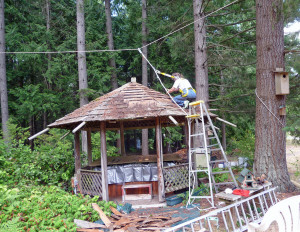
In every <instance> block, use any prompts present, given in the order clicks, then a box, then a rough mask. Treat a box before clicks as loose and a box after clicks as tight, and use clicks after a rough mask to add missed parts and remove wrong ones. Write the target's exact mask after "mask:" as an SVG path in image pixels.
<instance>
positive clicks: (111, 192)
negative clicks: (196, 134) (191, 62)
mask: <svg viewBox="0 0 300 232" xmlns="http://www.w3.org/2000/svg"><path fill="white" fill-rule="evenodd" d="M185 116H186V113H185V112H184V111H183V110H182V109H181V108H179V107H178V106H177V105H176V104H174V103H173V102H172V100H171V99H170V97H169V96H168V95H165V94H162V93H160V92H157V91H155V90H153V89H149V88H148V87H146V86H144V85H141V84H138V83H136V82H135V78H133V79H132V81H131V82H130V83H127V84H125V85H123V86H121V87H120V88H118V89H116V90H114V91H112V92H110V93H108V94H105V95H103V96H102V97H99V98H97V99H95V100H94V101H92V102H90V103H88V104H86V105H84V106H82V107H80V108H78V109H76V110H75V111H73V112H72V113H70V114H68V115H66V116H64V117H63V118H61V119H58V120H56V121H55V122H54V123H52V124H50V125H49V126H48V127H49V128H62V129H68V130H72V132H73V133H74V153H75V173H76V178H77V180H78V184H79V189H80V192H81V193H82V194H89V195H98V196H100V197H101V198H102V199H103V200H106V201H108V200H109V199H110V198H114V197H118V196H122V195H124V194H126V192H125V193H124V189H126V191H127V193H129V192H130V191H132V192H133V193H139V194H146V195H147V194H150V193H149V191H150V188H148V189H147V186H150V185H149V184H150V183H151V195H152V193H153V194H155V195H157V198H158V201H159V202H163V201H164V199H165V194H166V193H170V192H173V191H176V190H180V189H184V188H187V187H188V163H187V161H186V159H184V158H182V156H180V155H179V154H176V153H175V154H165V155H164V154H163V151H162V127H169V126H175V125H174V123H173V121H172V119H175V120H176V121H177V122H178V125H180V126H184V129H186V126H185V125H186V118H185ZM170 118H171V119H170ZM146 128H154V129H155V144H156V146H155V154H152V155H151V154H149V155H146V156H142V155H130V154H128V152H126V149H125V139H124V131H125V130H135V129H146ZM108 130H117V131H119V134H120V156H118V157H108V156H107V149H106V132H107V131H108ZM83 131H85V132H86V137H87V157H88V166H87V167H82V166H81V157H80V153H81V152H80V151H81V149H80V144H81V142H80V134H82V133H81V132H83ZM92 133H100V140H101V148H100V149H101V158H100V159H99V160H94V161H93V160H92V146H91V134H92ZM186 139H187V138H186ZM128 184H131V185H133V187H132V189H130V188H129V187H125V188H124V185H128ZM147 184H148V185H147ZM139 186H140V188H139ZM145 186H146V187H145ZM127 188H128V189H127Z"/></svg>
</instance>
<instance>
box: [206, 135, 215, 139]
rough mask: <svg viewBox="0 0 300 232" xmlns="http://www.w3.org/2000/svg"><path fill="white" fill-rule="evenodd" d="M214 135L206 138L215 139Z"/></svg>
mask: <svg viewBox="0 0 300 232" xmlns="http://www.w3.org/2000/svg"><path fill="white" fill-rule="evenodd" d="M215 138H216V137H215V136H214V137H208V139H215Z"/></svg>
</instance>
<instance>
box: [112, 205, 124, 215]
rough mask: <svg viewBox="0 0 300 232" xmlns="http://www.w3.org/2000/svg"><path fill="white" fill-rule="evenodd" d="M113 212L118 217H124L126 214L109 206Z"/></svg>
mask: <svg viewBox="0 0 300 232" xmlns="http://www.w3.org/2000/svg"><path fill="white" fill-rule="evenodd" d="M109 208H110V210H111V212H113V213H114V214H115V215H117V216H121V217H122V216H124V214H122V213H121V212H119V211H118V210H117V209H116V208H114V207H112V206H109Z"/></svg>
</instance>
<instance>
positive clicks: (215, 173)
mask: <svg viewBox="0 0 300 232" xmlns="http://www.w3.org/2000/svg"><path fill="white" fill-rule="evenodd" d="M223 173H230V171H221V172H212V173H211V174H212V175H217V174H223Z"/></svg>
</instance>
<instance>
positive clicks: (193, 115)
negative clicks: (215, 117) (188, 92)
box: [185, 114, 200, 118]
mask: <svg viewBox="0 0 300 232" xmlns="http://www.w3.org/2000/svg"><path fill="white" fill-rule="evenodd" d="M185 117H186V118H199V117H200V114H192V115H187V116H185Z"/></svg>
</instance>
